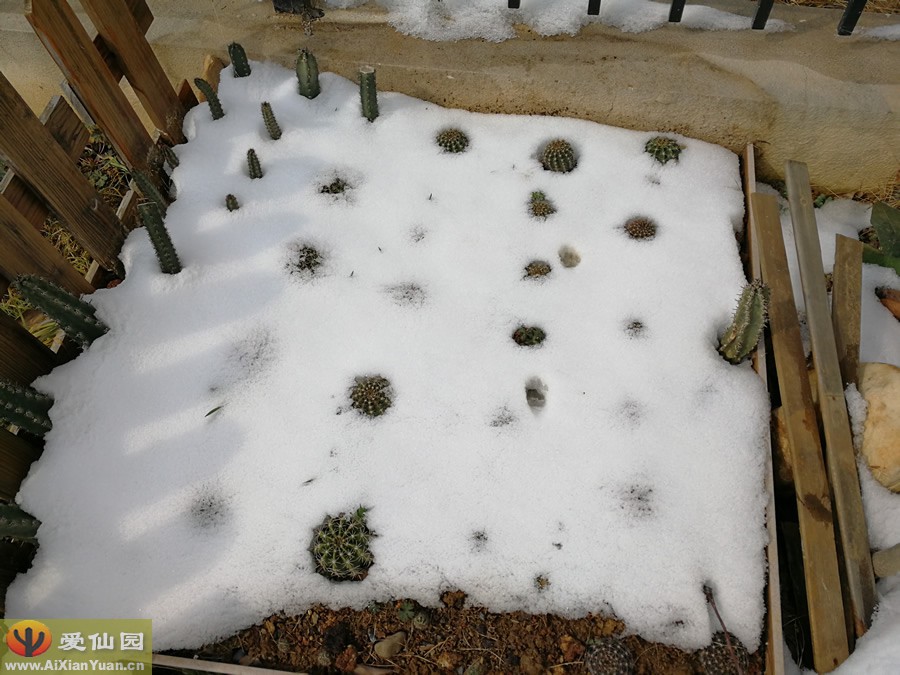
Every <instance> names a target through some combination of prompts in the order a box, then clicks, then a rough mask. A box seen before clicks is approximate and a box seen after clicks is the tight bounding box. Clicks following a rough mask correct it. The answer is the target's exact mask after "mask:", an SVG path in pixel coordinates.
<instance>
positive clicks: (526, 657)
mask: <svg viewBox="0 0 900 675" xmlns="http://www.w3.org/2000/svg"><path fill="white" fill-rule="evenodd" d="M519 668H520V669H521V671H522V672H523V673H525V675H541V673H543V672H544V662H543V661H542V660H541V657H540V655H539V654H538V653H537V652H536V651H535V650H533V649H529V650H528V651H527V652H525V653H524V654H522V657H521V658H520V659H519Z"/></svg>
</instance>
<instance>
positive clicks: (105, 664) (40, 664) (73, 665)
mask: <svg viewBox="0 0 900 675" xmlns="http://www.w3.org/2000/svg"><path fill="white" fill-rule="evenodd" d="M145 665H146V664H145V663H140V662H133V663H119V662H111V661H100V660H97V659H91V660H90V661H84V662H79V661H69V660H67V659H47V660H46V661H25V662H22V661H16V662H12V663H4V664H3V670H44V671H47V672H56V671H65V670H130V671H137V670H144V666H145Z"/></svg>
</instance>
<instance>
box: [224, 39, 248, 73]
mask: <svg viewBox="0 0 900 675" xmlns="http://www.w3.org/2000/svg"><path fill="white" fill-rule="evenodd" d="M228 56H229V58H230V59H231V69H232V70H233V71H234V76H235V77H247V76H248V75H249V74H250V64H249V63H248V62H247V52H245V51H244V48H243V47H241V45H240V44H238V43H237V42H232V43H231V44H230V45H228Z"/></svg>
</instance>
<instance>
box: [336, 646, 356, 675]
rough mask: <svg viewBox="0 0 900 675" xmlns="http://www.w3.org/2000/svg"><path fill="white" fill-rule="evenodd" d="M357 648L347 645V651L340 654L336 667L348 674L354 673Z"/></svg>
mask: <svg viewBox="0 0 900 675" xmlns="http://www.w3.org/2000/svg"><path fill="white" fill-rule="evenodd" d="M356 659H357V654H356V647H354V646H353V645H347V647H346V649H344V651H342V652H341V653H340V654H338V657H337V658H336V659H335V660H334V667H335V668H337V669H338V670H342V671H344V672H347V673H352V672H353V671H354V670H355V669H356Z"/></svg>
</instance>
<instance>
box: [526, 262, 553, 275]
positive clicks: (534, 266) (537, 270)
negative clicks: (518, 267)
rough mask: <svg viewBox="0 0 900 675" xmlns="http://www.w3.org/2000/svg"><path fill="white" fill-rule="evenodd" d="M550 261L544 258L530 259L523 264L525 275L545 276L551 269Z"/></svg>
mask: <svg viewBox="0 0 900 675" xmlns="http://www.w3.org/2000/svg"><path fill="white" fill-rule="evenodd" d="M552 269H553V268H551V267H550V263H548V262H546V261H544V260H532V261H531V262H530V263H528V264H527V265H525V276H526V277H545V276H547V275H548V274H550V272H551V271H552Z"/></svg>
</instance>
